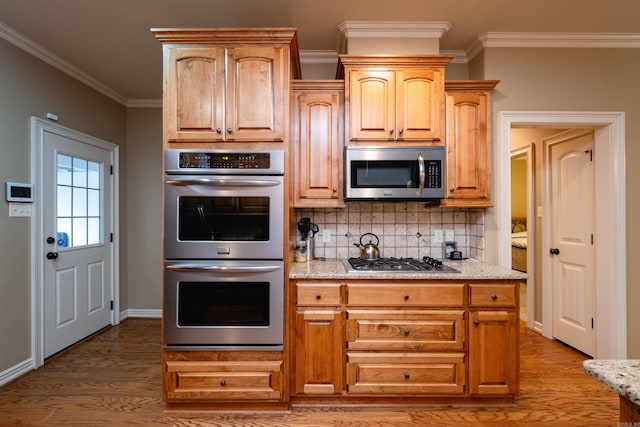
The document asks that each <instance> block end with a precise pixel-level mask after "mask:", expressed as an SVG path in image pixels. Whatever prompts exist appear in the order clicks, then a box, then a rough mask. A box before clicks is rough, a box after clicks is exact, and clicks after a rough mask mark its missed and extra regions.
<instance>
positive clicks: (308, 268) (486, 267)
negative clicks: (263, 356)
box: [289, 259, 527, 280]
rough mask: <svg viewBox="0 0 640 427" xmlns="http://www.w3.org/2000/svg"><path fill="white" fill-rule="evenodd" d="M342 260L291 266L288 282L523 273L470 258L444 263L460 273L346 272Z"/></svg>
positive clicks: (500, 277)
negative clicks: (293, 280) (294, 280)
mask: <svg viewBox="0 0 640 427" xmlns="http://www.w3.org/2000/svg"><path fill="white" fill-rule="evenodd" d="M344 262H345V260H342V259H326V260H324V261H321V260H314V261H309V262H300V263H296V262H294V263H291V268H290V270H289V278H290V279H435V280H485V279H486V280H524V279H526V278H527V275H526V274H525V273H521V272H519V271H516V270H510V269H507V268H503V267H498V266H496V265H492V264H487V263H484V262H480V261H476V260H473V259H468V260H463V261H445V265H448V266H449V267H452V268H455V269H456V270H459V271H460V273H439V272H438V273H435V272H433V273H432V272H405V271H390V272H384V271H348V270H347V268H346V267H345V264H344Z"/></svg>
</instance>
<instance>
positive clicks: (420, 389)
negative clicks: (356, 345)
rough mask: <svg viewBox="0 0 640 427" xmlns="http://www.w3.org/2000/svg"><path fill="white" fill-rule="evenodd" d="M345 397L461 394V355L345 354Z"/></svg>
mask: <svg viewBox="0 0 640 427" xmlns="http://www.w3.org/2000/svg"><path fill="white" fill-rule="evenodd" d="M347 360H348V362H347V391H348V393H362V394H386V395H405V394H411V395H434V394H463V393H464V391H465V390H464V385H465V363H464V353H408V352H407V353H359V352H353V353H352V352H348V353H347Z"/></svg>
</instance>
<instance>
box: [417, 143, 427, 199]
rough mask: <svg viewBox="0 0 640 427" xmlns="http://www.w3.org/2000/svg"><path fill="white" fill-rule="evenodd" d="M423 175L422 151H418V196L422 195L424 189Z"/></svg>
mask: <svg viewBox="0 0 640 427" xmlns="http://www.w3.org/2000/svg"><path fill="white" fill-rule="evenodd" d="M425 175H426V174H425V170H424V157H422V153H418V178H419V179H418V196H420V195H422V192H423V191H424V179H425Z"/></svg>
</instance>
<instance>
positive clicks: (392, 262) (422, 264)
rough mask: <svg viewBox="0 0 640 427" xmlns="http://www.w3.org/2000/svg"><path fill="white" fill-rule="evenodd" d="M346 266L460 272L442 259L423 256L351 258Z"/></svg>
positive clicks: (367, 268)
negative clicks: (419, 258)
mask: <svg viewBox="0 0 640 427" xmlns="http://www.w3.org/2000/svg"><path fill="white" fill-rule="evenodd" d="M345 266H346V267H347V270H349V271H383V272H391V271H403V272H421V273H429V272H431V273H460V271H458V270H456V269H455V268H452V267H449V266H447V265H444V264H443V263H442V261H439V260H437V259H435V258H431V257H423V258H422V260H418V259H414V258H379V259H377V260H364V259H360V258H349V260H348V261H347V262H345Z"/></svg>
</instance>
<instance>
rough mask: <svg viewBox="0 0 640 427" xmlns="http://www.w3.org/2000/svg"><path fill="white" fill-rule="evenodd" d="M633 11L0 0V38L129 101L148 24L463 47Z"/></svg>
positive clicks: (603, 29)
mask: <svg viewBox="0 0 640 427" xmlns="http://www.w3.org/2000/svg"><path fill="white" fill-rule="evenodd" d="M639 17H640V1H638V0H609V1H606V2H605V1H602V0H561V1H558V0H535V1H532V0H391V1H390V0H101V1H99V0H20V1H16V0H0V37H4V38H6V39H11V38H15V37H18V38H19V40H21V43H26V44H28V45H30V46H35V47H36V50H38V51H43V52H46V54H47V55H50V56H52V57H53V58H55V59H56V60H57V61H60V62H61V63H63V64H66V65H67V66H68V67H69V68H71V69H73V70H76V71H79V72H80V73H81V74H84V75H87V76H90V78H92V79H94V80H95V82H96V83H97V86H102V87H103V88H104V89H106V91H107V92H110V93H111V96H112V97H113V98H114V99H116V100H119V101H120V102H122V103H124V104H130V103H131V101H132V100H133V101H135V100H159V99H161V97H162V51H161V45H160V43H159V42H157V41H156V39H155V38H154V36H153V35H152V34H151V32H150V31H149V29H150V28H168V27H296V28H297V29H298V41H299V47H300V50H301V51H316V50H330V51H335V50H336V49H337V46H338V37H339V34H340V32H339V30H338V25H339V24H341V23H343V22H344V21H445V22H448V23H449V25H450V29H449V30H448V31H447V32H446V33H445V34H444V35H443V37H442V38H441V40H440V49H441V50H447V51H452V50H458V51H466V50H468V49H469V48H470V47H471V46H472V45H473V44H474V42H476V41H477V39H478V37H479V36H480V35H482V34H485V33H488V32H523V33H531V32H553V33H558V32H570V33H576V32H577V33H620V34H629V33H634V34H640V19H638V18H639ZM2 24H4V26H2ZM7 34H9V36H7ZM24 41H26V42H24ZM16 44H19V43H16Z"/></svg>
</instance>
